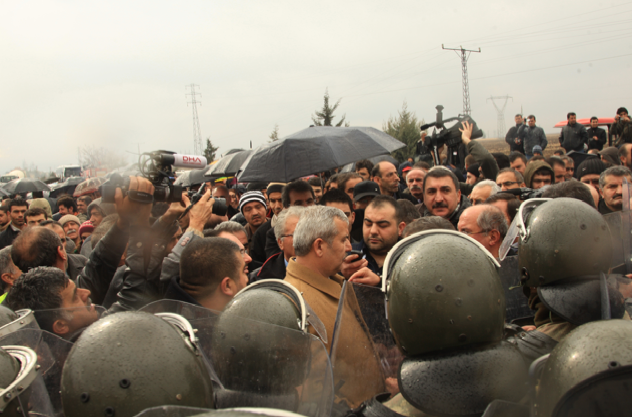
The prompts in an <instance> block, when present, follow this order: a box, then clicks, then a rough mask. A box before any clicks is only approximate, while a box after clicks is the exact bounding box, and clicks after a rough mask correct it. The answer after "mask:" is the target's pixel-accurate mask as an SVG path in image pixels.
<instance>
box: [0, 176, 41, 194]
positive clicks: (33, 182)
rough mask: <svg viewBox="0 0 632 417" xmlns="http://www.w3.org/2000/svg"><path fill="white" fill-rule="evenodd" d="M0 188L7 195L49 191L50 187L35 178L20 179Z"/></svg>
mask: <svg viewBox="0 0 632 417" xmlns="http://www.w3.org/2000/svg"><path fill="white" fill-rule="evenodd" d="M2 188H4V191H6V192H7V193H8V194H23V193H33V192H37V191H50V187H49V186H48V185H46V184H44V183H43V182H42V181H40V180H38V179H35V178H20V179H17V180H13V181H11V182H8V183H6V184H5V185H4V186H3V187H2Z"/></svg>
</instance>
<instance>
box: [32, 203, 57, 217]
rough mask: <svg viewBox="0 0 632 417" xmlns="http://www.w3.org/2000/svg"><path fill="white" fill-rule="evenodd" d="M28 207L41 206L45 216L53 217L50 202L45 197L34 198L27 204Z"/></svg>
mask: <svg viewBox="0 0 632 417" xmlns="http://www.w3.org/2000/svg"><path fill="white" fill-rule="evenodd" d="M29 208H41V209H42V210H44V212H45V213H46V218H47V219H50V218H51V217H53V213H52V211H51V209H50V203H49V202H48V200H46V199H45V198H34V199H33V200H31V204H29Z"/></svg>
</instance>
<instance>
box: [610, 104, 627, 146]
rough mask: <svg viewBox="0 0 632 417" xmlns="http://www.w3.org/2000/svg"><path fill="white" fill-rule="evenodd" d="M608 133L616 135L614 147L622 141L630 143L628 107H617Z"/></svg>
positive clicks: (621, 143)
mask: <svg viewBox="0 0 632 417" xmlns="http://www.w3.org/2000/svg"><path fill="white" fill-rule="evenodd" d="M610 134H611V135H616V136H617V137H618V138H617V141H616V142H615V144H614V146H616V147H619V146H621V145H623V144H624V143H632V126H631V125H630V116H628V109H626V108H625V107H619V108H618V109H617V115H616V116H614V124H613V125H612V128H611V130H610Z"/></svg>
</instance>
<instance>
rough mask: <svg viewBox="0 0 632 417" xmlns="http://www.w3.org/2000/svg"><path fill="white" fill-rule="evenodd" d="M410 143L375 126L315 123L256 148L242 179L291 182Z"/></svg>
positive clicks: (241, 176)
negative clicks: (401, 140) (317, 124)
mask: <svg viewBox="0 0 632 417" xmlns="http://www.w3.org/2000/svg"><path fill="white" fill-rule="evenodd" d="M404 146H406V145H405V144H404V143H403V142H400V141H399V140H397V139H395V138H394V137H392V136H390V135H388V134H386V133H384V132H382V131H380V130H377V129H375V128H372V127H332V126H313V127H309V128H307V129H303V130H301V131H300V132H297V133H294V134H291V135H289V136H286V137H284V138H283V139H281V140H278V141H276V142H272V143H267V144H265V145H262V146H260V147H258V148H257V149H255V150H254V152H253V153H252V154H251V155H250V157H249V158H248V160H246V162H244V165H243V166H242V168H241V169H242V171H243V172H241V174H238V179H239V181H240V182H252V181H279V182H288V181H292V180H294V179H296V178H300V177H304V176H306V175H309V174H314V173H317V172H323V171H327V170H329V169H332V168H335V167H339V166H343V165H346V164H348V163H350V162H355V161H359V160H360V159H367V158H371V157H374V156H378V155H384V154H388V153H391V152H393V151H395V150H397V149H399V148H402V147H404Z"/></svg>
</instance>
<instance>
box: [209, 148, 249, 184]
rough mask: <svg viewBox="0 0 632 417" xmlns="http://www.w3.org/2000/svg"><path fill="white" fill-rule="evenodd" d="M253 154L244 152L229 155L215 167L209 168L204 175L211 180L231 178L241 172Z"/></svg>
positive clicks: (214, 165) (215, 164)
mask: <svg viewBox="0 0 632 417" xmlns="http://www.w3.org/2000/svg"><path fill="white" fill-rule="evenodd" d="M253 152H254V151H253V150H247V151H243V150H242V151H239V152H235V153H229V154H228V155H226V156H224V157H223V158H221V159H220V160H219V161H217V162H216V163H214V164H213V165H211V166H209V167H208V169H207V170H206V173H205V174H204V175H205V176H207V177H211V178H219V177H231V176H233V175H235V174H237V172H239V168H241V166H242V165H243V163H244V162H245V161H246V159H248V157H249V156H250V155H251V154H252V153H253Z"/></svg>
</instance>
